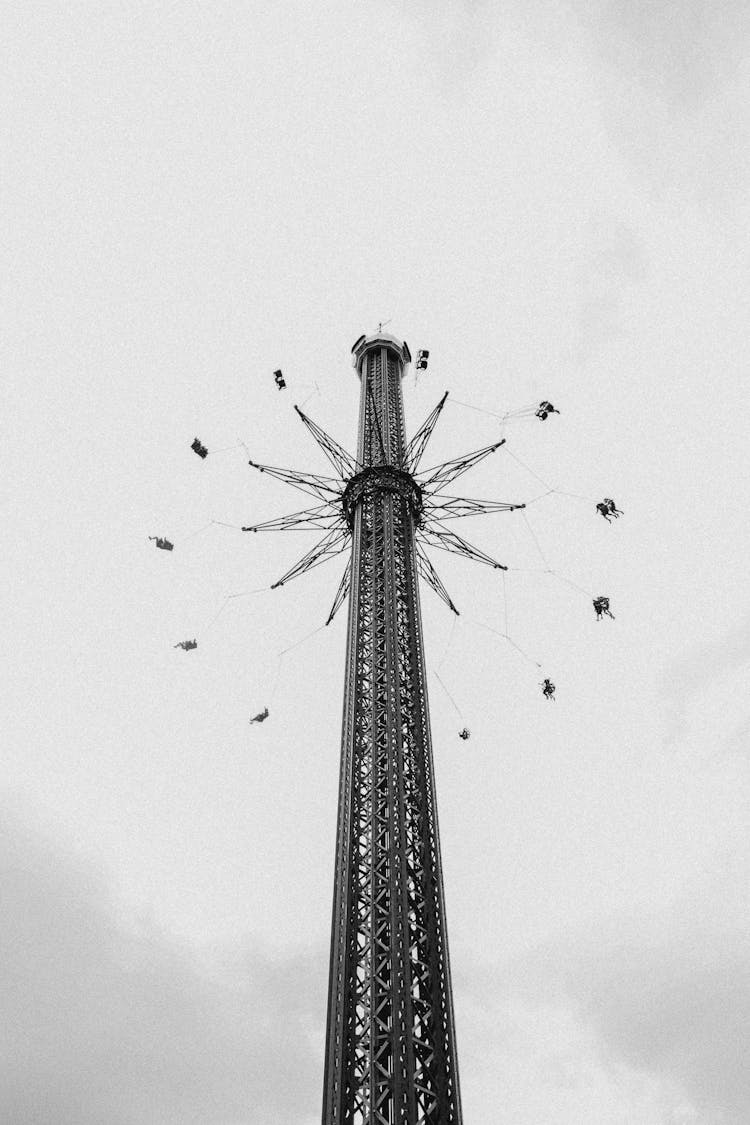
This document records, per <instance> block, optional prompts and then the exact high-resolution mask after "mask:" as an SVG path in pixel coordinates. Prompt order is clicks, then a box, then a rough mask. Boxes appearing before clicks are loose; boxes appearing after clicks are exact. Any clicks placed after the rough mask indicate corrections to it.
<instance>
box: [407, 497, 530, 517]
mask: <svg viewBox="0 0 750 1125" xmlns="http://www.w3.org/2000/svg"><path fill="white" fill-rule="evenodd" d="M525 507H526V505H525V504H507V503H505V501H503V500H473V499H472V498H471V497H469V496H445V495H443V494H440V493H436V492H433V493H431V494H430V495H428V496H426V497H425V500H424V511H425V514H427V515H428V517H429V518H435V519H440V520H456V519H460V518H461V516H483V515H487V514H488V513H490V512H515V511H516V510H517V509H519V508H525Z"/></svg>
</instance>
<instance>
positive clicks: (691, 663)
mask: <svg viewBox="0 0 750 1125" xmlns="http://www.w3.org/2000/svg"><path fill="white" fill-rule="evenodd" d="M748 664H750V617H747V616H746V617H744V618H742V619H740V620H739V621H738V622H737V623H736V624H735V625H734V626H733V628H731V629H729V630H728V631H727V632H725V633H722V634H721V635H720V636H717V637H714V638H712V639H711V640H710V641H708V642H707V643H706V644H703V645H701V646H699V647H698V648H696V649H694V650H693V651H692V652H691V653H690V654H689V655H688V656H685V657H684V658H683V659H682V660H679V661H677V662H675V663H674V664H672V666H671V667H670V668H669V669H668V670H667V672H666V674H665V677H664V684H663V687H664V691H665V694H666V696H667V698H668V699H669V700H670V701H671V715H670V716H669V718H668V728H667V733H666V739H665V741H666V743H667V745H670V746H671V745H675V744H676V743H677V741H678V739H680V738H681V737H683V736H684V734H685V730H686V727H687V724H688V717H689V713H690V710H691V708H693V707H695V705H696V700H699V701H700V705H701V707H702V708H705V704H706V699H705V695H706V693H707V692H708V691H709V689H711V688H712V687H713V686H715V685H717V684H718V685H719V686H721V684H722V682H726V683H731V681H733V680H734V679H736V678H737V673H739V672H741V671H742V670H743V669H744V668H745V667H746V666H747V665H748ZM730 706H731V707H732V708H733V710H735V711H737V710H741V711H742V715H737V716H735V720H734V725H735V727H736V733H735V735H734V736H731V737H730V739H729V749H730V750H734V751H737V750H739V748H740V747H739V742H741V735H742V732H744V731H746V730H747V724H748V721H750V719H749V718H748V716H747V713H746V708H745V694H744V692H741V691H740V692H739V693H737V692H733V695H732V699H731V701H724V702H723V705H722V718H723V723H722V727H723V729H726V727H727V721H728V716H729V714H730V711H729V707H730ZM719 729H722V728H721V727H720V728H719Z"/></svg>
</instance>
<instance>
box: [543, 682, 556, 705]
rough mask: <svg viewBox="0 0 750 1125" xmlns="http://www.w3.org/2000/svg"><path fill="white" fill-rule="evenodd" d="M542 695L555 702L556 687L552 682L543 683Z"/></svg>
mask: <svg viewBox="0 0 750 1125" xmlns="http://www.w3.org/2000/svg"><path fill="white" fill-rule="evenodd" d="M542 695H543V696H545V698H547V699H552V700H553V701H554V696H555V685H554V684H553V683H552V680H544V682H543V683H542Z"/></svg>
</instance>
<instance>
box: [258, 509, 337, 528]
mask: <svg viewBox="0 0 750 1125" xmlns="http://www.w3.org/2000/svg"><path fill="white" fill-rule="evenodd" d="M337 524H343V516H342V514H341V509H340V508H339V507H335V506H334V505H333V504H319V505H318V507H317V508H305V509H304V510H303V511H301V512H290V513H289V515H286V516H278V517H277V518H276V519H273V520H265V522H264V523H256V524H252V525H251V526H250V527H243V529H242V530H243V531H288V530H290V529H294V530H295V531H308V530H310V529H312V528H320V529H321V530H323V531H330V530H331V529H332V528H333V527H334V526H336V525H337Z"/></svg>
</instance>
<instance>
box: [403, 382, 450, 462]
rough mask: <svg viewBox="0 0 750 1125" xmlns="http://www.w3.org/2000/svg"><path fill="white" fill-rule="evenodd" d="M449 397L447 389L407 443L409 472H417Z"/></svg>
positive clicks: (405, 459) (405, 458)
mask: <svg viewBox="0 0 750 1125" xmlns="http://www.w3.org/2000/svg"><path fill="white" fill-rule="evenodd" d="M447 397H448V392H447V391H446V392H445V394H444V395H443V397H442V398H441V399H440V402H439V403H438V404H437V406H436V407H435V409H434V410H433V411H432V413H431V414H429V415H428V416H427V418H425V420H424V422H423V423H422V425H421V426H420V427H419V429H418V430H417V432H416V433H415V435H414V437H413V438H412V439H411V441H410V442H409V444H408V445H407V447H406V452H405V453H404V466H405V468H406V470H407V472H409V473H414V472H416V469H417V466H418V465H419V462H420V461H421V459H422V454H423V453H424V451H425V448H426V446H427V442H428V441H429V440H430V438H431V437H432V431H433V430H434V429H435V426H436V425H437V420H438V418H439V417H440V412H441V411H442V409H443V407H444V406H445V400H446V399H447Z"/></svg>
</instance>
